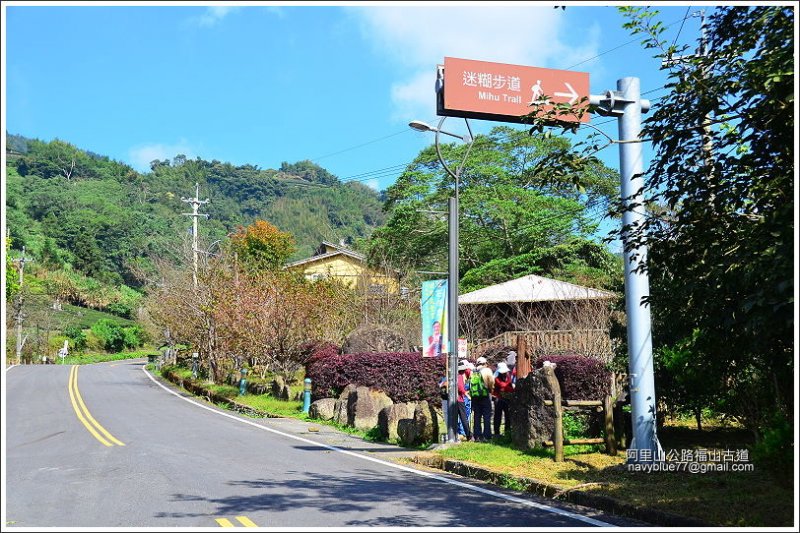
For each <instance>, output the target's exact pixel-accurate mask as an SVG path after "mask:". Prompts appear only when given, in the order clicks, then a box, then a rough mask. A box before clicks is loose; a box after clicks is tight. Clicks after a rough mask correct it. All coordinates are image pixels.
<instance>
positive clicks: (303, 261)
mask: <svg viewBox="0 0 800 533" xmlns="http://www.w3.org/2000/svg"><path fill="white" fill-rule="evenodd" d="M325 246H328V247H330V248H333V249H334V250H333V251H332V252H327V253H320V252H322V251H323V250H325ZM337 255H346V256H347V257H352V258H353V259H355V260H357V261H360V262H362V263H363V262H364V261H365V257H364V256H363V255H361V254H360V253H358V252H354V251H353V250H349V249H347V248H344V247H342V246H337V245H336V244H333V243H330V242H327V241H323V242H322V245H321V246H320V247H319V248H317V253H316V255H312V256H311V257H308V258H306V259H300V260H299V261H295V262H293V263H289V264H288V265H286V268H292V267H296V266H300V265H305V264H307V263H313V262H315V261H320V260H322V259H327V258H329V257H335V256H337Z"/></svg>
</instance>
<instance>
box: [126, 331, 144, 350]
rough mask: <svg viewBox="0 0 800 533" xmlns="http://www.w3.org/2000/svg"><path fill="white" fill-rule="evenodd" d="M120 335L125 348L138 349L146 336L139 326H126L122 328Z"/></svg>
mask: <svg viewBox="0 0 800 533" xmlns="http://www.w3.org/2000/svg"><path fill="white" fill-rule="evenodd" d="M122 334H123V344H124V346H125V348H138V347H139V346H142V345H143V344H144V343H145V341H146V338H145V337H146V334H145V331H144V330H143V329H142V328H141V326H128V327H127V328H123V329H122Z"/></svg>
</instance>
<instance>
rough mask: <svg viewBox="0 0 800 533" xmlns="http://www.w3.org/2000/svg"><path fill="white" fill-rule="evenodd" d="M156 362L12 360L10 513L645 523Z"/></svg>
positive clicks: (274, 520)
mask: <svg viewBox="0 0 800 533" xmlns="http://www.w3.org/2000/svg"><path fill="white" fill-rule="evenodd" d="M143 366H144V362H143V361H141V360H136V361H131V360H128V361H117V362H110V363H101V364H95V365H85V366H81V367H75V368H74V369H73V368H72V367H70V366H60V365H31V366H18V367H12V368H10V369H8V370H6V376H5V379H6V387H5V388H4V394H5V398H4V409H5V413H4V418H5V444H6V449H5V450H4V451H5V453H4V454H3V456H4V461H5V464H4V468H3V471H4V475H5V486H4V494H5V498H6V507H5V516H4V517H3V520H4V527H36V528H38V527H105V528H112V527H159V528H165V527H181V528H186V527H206V528H209V527H221V526H231V525H232V526H234V527H245V526H250V527H252V526H253V525H255V526H258V527H267V528H287V527H308V528H355V527H377V528H386V527H426V528H427V527H444V528H459V527H492V528H509V527H516V528H536V527H548V528H551V527H565V528H568V529H570V530H572V529H575V528H585V527H592V526H613V525H618V526H635V525H640V524H639V523H636V522H633V521H628V520H625V519H621V518H618V517H613V516H610V515H607V514H604V513H602V512H599V511H595V510H591V509H586V508H580V507H578V506H574V505H570V504H566V503H564V504H562V503H554V502H552V501H550V500H544V499H539V498H537V497H535V496H532V495H529V494H524V493H516V492H513V491H508V490H504V489H498V488H497V487H494V486H491V485H487V484H484V483H481V482H478V481H474V480H469V479H466V478H461V477H458V476H454V475H450V474H446V473H438V472H433V471H430V470H426V469H422V468H416V467H414V466H411V465H401V464H397V463H396V462H394V460H395V459H396V458H398V457H403V456H410V455H413V452H411V451H409V450H405V449H403V448H399V447H396V446H390V445H385V444H377V443H368V442H365V441H363V440H361V439H359V438H357V437H353V436H350V435H347V434H345V433H341V432H338V431H336V430H334V429H332V428H330V427H328V426H323V425H314V424H312V423H308V422H303V421H299V420H295V419H289V418H281V419H252V418H247V417H244V416H240V415H237V414H233V413H231V412H228V411H223V410H221V409H219V408H217V407H215V406H212V405H210V404H208V403H206V402H203V401H202V400H198V399H196V398H191V397H190V396H189V395H187V394H185V393H182V392H180V391H179V390H178V389H176V388H175V387H174V386H171V385H169V384H165V382H163V381H162V380H159V379H157V378H154V377H152V376H151V375H149V374H148V373H147V372H145V371H144V370H143ZM95 422H96V423H95ZM98 426H99V427H98Z"/></svg>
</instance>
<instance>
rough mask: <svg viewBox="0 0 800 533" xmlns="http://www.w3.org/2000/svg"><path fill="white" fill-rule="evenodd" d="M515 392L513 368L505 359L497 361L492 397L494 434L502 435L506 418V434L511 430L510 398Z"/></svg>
mask: <svg viewBox="0 0 800 533" xmlns="http://www.w3.org/2000/svg"><path fill="white" fill-rule="evenodd" d="M513 392H514V380H513V379H512V375H511V370H509V368H508V365H507V364H506V363H505V362H504V361H500V362H499V363H497V373H496V376H495V378H494V391H493V392H492V399H493V400H494V434H495V435H500V424H501V423H502V422H503V420H505V424H506V428H505V430H506V431H505V432H506V435H508V434H509V432H510V431H511V419H510V418H509V417H508V411H509V400H510V396H511V394H512V393H513Z"/></svg>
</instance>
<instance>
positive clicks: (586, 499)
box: [412, 455, 717, 527]
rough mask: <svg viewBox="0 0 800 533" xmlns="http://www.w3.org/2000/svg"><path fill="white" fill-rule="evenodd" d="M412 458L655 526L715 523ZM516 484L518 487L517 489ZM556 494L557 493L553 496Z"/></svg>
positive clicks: (477, 468) (472, 467)
mask: <svg viewBox="0 0 800 533" xmlns="http://www.w3.org/2000/svg"><path fill="white" fill-rule="evenodd" d="M412 461H413V462H415V463H417V464H420V465H423V466H427V467H429V468H435V469H438V470H443V471H445V472H450V473H453V474H457V475H459V476H463V477H468V478H472V479H477V480H480V481H485V482H487V483H492V484H494V485H500V486H503V487H507V488H511V489H513V490H522V491H524V492H530V493H533V494H536V495H537V496H541V497H543V498H548V499H555V500H558V501H567V502H570V503H574V504H576V505H581V506H584V507H591V508H593V509H598V510H600V511H605V512H608V513H611V514H615V515H618V516H625V517H629V518H634V519H636V520H641V521H643V522H647V523H649V524H652V525H655V526H666V527H717V526H714V525H713V524H709V523H707V522H704V521H702V520H699V519H697V518H691V517H687V516H681V515H677V514H674V513H669V512H666V511H660V510H658V509H652V508H648V507H637V506H635V505H632V504H630V503H626V502H622V501H619V500H615V499H614V498H610V497H608V496H600V495H596V494H587V493H585V492H581V491H576V490H573V491H571V490H566V491H565V489H564V488H563V487H559V486H557V485H552V484H550V483H545V482H544V481H540V480H538V479H533V478H529V477H523V476H514V475H511V474H507V473H504V472H497V471H494V470H491V469H488V468H484V467H482V466H477V465H473V464H469V463H465V462H462V461H453V460H451V459H445V458H443V457H438V456H420V455H418V456H416V457H414V458H413V459H412ZM520 487H522V488H521V489H520ZM559 494H560V497H557V495H559Z"/></svg>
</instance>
